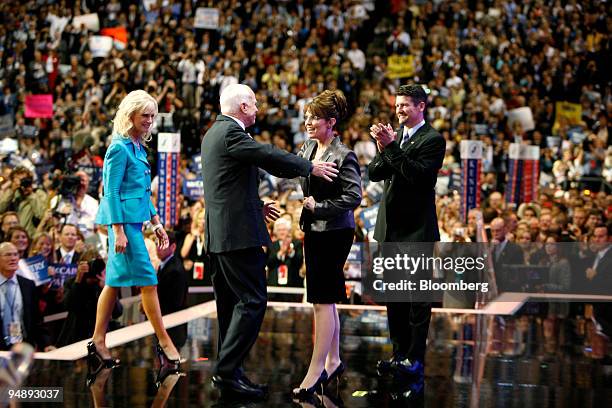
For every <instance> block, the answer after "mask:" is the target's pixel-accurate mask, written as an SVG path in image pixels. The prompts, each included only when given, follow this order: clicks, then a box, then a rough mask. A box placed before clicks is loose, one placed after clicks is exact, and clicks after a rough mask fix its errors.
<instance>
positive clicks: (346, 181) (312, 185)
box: [298, 137, 361, 232]
mask: <svg viewBox="0 0 612 408" xmlns="http://www.w3.org/2000/svg"><path fill="white" fill-rule="evenodd" d="M316 148H317V141H316V140H314V139H308V140H306V142H304V145H303V146H302V148H301V149H300V151H299V152H298V156H300V157H304V158H305V159H312V158H313V157H314V151H315V150H316ZM321 160H323V161H326V162H334V163H336V166H337V168H338V169H339V170H340V172H339V174H338V177H337V178H336V179H334V181H333V182H329V181H326V180H324V179H322V178H320V177H314V176H312V175H309V176H308V177H300V182H301V184H302V190H303V191H304V197H308V196H312V197H313V198H314V199H315V201H316V203H317V204H316V205H315V208H314V212H313V211H310V210H307V209H305V208H304V209H303V210H302V216H301V217H300V227H301V228H302V230H303V231H316V232H321V231H331V230H337V229H342V228H355V218H354V216H353V210H355V208H357V207H358V206H359V205H360V204H361V172H360V170H359V163H358V161H357V156H356V155H355V153H354V152H353V151H352V150H350V149H349V148H348V147H346V146H345V145H344V144H343V143H342V142H341V141H340V138H339V137H334V139H333V141H332V143H331V145H330V146H329V147H328V148H327V150H326V151H325V152H324V153H323V156H321Z"/></svg>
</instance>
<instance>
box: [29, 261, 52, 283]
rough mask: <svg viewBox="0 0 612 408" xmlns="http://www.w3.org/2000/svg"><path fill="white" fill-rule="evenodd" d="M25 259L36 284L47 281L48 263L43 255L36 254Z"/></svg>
mask: <svg viewBox="0 0 612 408" xmlns="http://www.w3.org/2000/svg"><path fill="white" fill-rule="evenodd" d="M25 261H26V263H27V264H28V267H29V268H30V271H32V275H33V276H34V283H35V284H36V286H39V285H42V284H43V283H47V282H49V279H50V278H49V265H48V264H47V260H46V259H45V257H43V256H42V255H36V256H32V257H30V258H27V259H26V260H25Z"/></svg>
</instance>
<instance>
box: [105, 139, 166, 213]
mask: <svg viewBox="0 0 612 408" xmlns="http://www.w3.org/2000/svg"><path fill="white" fill-rule="evenodd" d="M102 182H103V186H104V193H103V194H104V196H103V197H102V200H101V201H100V207H99V209H98V215H97V216H96V224H102V225H111V224H134V223H142V222H145V221H148V220H150V219H151V217H153V216H154V215H156V214H157V212H156V211H155V207H154V206H153V203H152V202H151V166H150V165H149V162H147V154H146V152H145V150H144V148H143V147H142V146H141V147H140V149H137V148H136V146H135V145H134V143H133V142H132V139H129V138H124V137H121V136H120V135H117V134H115V135H114V136H113V139H112V141H111V145H110V146H109V147H108V150H107V151H106V155H105V156H104V167H103V169H102Z"/></svg>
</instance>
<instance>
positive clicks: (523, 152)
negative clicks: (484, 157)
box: [508, 143, 540, 160]
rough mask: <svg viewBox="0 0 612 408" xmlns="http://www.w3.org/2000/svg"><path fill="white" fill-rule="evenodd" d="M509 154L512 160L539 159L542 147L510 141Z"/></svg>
mask: <svg viewBox="0 0 612 408" xmlns="http://www.w3.org/2000/svg"><path fill="white" fill-rule="evenodd" d="M508 156H509V158H510V159H512V160H539V159H540V147H539V146H533V145H524V144H519V143H510V149H509V152H508Z"/></svg>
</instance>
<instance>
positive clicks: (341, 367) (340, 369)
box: [323, 361, 346, 387]
mask: <svg viewBox="0 0 612 408" xmlns="http://www.w3.org/2000/svg"><path fill="white" fill-rule="evenodd" d="M344 370H346V366H345V365H344V363H343V362H342V361H341V362H340V364H338V367H336V369H335V370H334V371H333V372H332V373H331V374H330V375H329V376H328V377H327V380H325V381H324V382H323V385H324V386H325V387H327V386H328V385H329V384H330V383H331V382H332V381H334V380H336V381H337V383H339V382H340V377H342V374H343V373H344Z"/></svg>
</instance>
